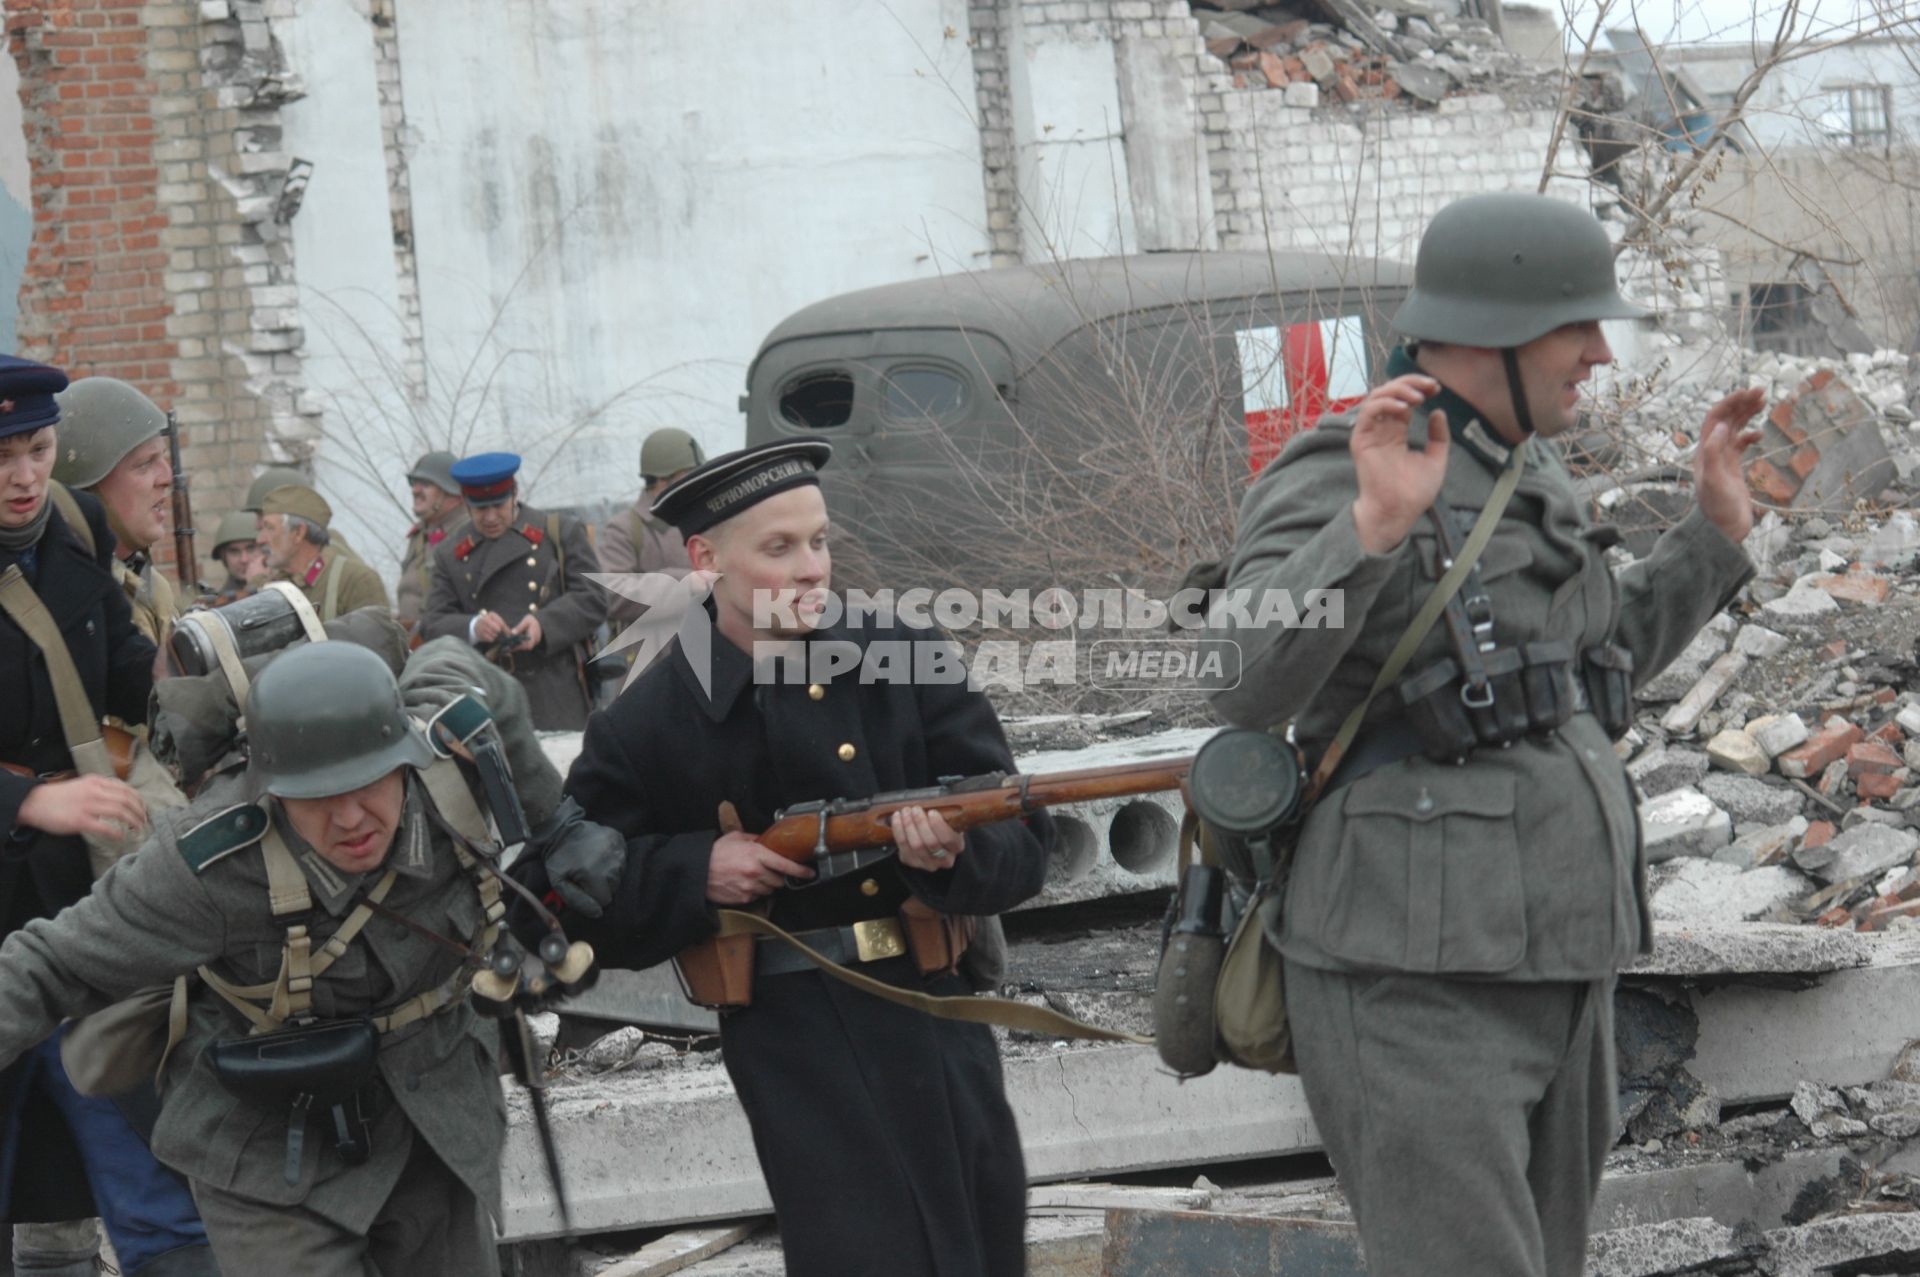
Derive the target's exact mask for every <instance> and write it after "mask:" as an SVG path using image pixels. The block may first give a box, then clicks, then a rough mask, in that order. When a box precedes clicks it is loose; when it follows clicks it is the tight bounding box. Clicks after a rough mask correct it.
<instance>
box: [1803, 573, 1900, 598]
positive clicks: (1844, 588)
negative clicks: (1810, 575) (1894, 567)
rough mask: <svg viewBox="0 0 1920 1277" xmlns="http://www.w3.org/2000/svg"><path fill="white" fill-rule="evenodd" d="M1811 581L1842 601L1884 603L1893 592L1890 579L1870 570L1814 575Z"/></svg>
mask: <svg viewBox="0 0 1920 1277" xmlns="http://www.w3.org/2000/svg"><path fill="white" fill-rule="evenodd" d="M1813 583H1814V584H1815V585H1817V586H1819V587H1820V588H1821V589H1823V590H1825V591H1826V592H1827V593H1828V594H1830V595H1832V596H1833V597H1834V598H1836V599H1839V600H1840V601H1841V602H1844V603H1885V602H1886V601H1887V596H1888V595H1889V594H1891V593H1892V592H1893V583H1892V582H1891V581H1889V580H1887V578H1886V577H1884V576H1878V575H1875V574H1874V573H1872V572H1849V573H1847V574H1846V575H1845V576H1820V577H1815V578H1814V580H1813Z"/></svg>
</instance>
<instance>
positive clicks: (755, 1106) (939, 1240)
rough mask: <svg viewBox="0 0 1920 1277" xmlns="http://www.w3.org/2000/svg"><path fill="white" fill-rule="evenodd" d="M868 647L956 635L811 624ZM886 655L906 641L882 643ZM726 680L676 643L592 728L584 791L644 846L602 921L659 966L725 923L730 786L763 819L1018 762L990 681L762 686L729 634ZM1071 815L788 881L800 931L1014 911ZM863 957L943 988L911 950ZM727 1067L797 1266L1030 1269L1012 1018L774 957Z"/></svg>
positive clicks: (905, 980) (782, 899)
mask: <svg viewBox="0 0 1920 1277" xmlns="http://www.w3.org/2000/svg"><path fill="white" fill-rule="evenodd" d="M822 641H829V642H839V643H849V644H853V645H857V647H858V648H859V649H860V650H862V651H863V652H870V651H872V650H874V649H873V645H874V644H875V643H877V642H887V643H912V642H916V641H918V642H925V643H942V642H945V640H944V639H943V637H942V636H941V635H940V634H938V633H937V632H934V631H930V630H915V629H909V628H905V627H880V626H877V625H862V626H861V627H859V628H846V627H836V628H833V629H829V630H826V631H823V632H822V633H821V634H819V635H818V636H816V637H815V639H813V640H812V642H814V643H819V642H822ZM883 650H884V649H883ZM711 686H712V696H711V698H709V697H708V696H707V695H706V694H705V693H704V692H703V691H702V690H701V688H700V684H699V680H698V679H697V677H696V675H695V673H694V670H693V667H692V665H691V664H690V663H689V661H688V659H687V656H686V653H685V652H684V651H683V650H682V649H681V648H680V647H679V645H678V644H677V643H676V644H675V646H674V647H673V648H672V649H671V650H670V653H669V655H668V656H667V657H666V658H665V659H663V660H660V661H658V662H656V663H655V664H654V666H653V668H652V669H650V670H649V671H648V672H647V673H646V674H644V675H642V676H641V677H640V679H639V680H637V681H636V682H635V683H634V685H633V686H632V687H631V688H630V689H628V690H627V691H626V692H625V693H623V694H622V695H621V697H620V698H619V700H617V701H616V702H614V704H613V705H612V707H611V708H609V709H608V710H606V711H605V712H603V713H600V714H596V715H595V716H594V718H593V720H592V721H591V722H590V723H589V724H588V727H587V733H586V739H585V742H584V747H583V749H582V752H581V754H580V757H579V759H578V760H577V761H576V762H575V764H574V766H573V770H572V772H571V774H570V775H569V777H568V780H567V788H568V790H569V792H571V793H572V794H573V795H574V796H575V797H576V798H578V799H579V800H580V802H581V804H582V806H583V807H584V808H585V809H586V812H587V816H588V818H589V819H591V820H596V821H599V822H601V823H602V824H607V825H611V826H613V827H615V828H617V829H619V830H620V831H621V832H622V833H624V834H625V835H627V837H628V838H629V839H630V840H631V841H630V842H629V853H628V855H629V859H628V865H627V871H626V873H625V874H624V875H623V877H622V880H621V883H620V888H619V892H618V895H617V897H616V900H615V903H614V905H613V906H612V907H611V908H610V909H609V910H608V914H607V917H606V918H605V919H603V921H602V925H601V926H600V927H599V932H600V934H597V935H595V937H594V939H595V943H596V946H597V947H599V948H600V951H601V955H602V960H603V961H604V962H606V963H607V964H609V965H614V966H633V967H641V966H649V965H652V964H654V963H657V962H660V961H663V960H665V959H666V958H668V957H670V956H672V954H673V953H675V952H676V951H677V950H679V949H680V948H681V947H683V946H684V945H686V944H687V943H689V942H691V941H693V940H697V939H700V938H702V937H704V936H706V935H708V934H711V932H712V930H713V927H714V916H713V912H712V908H711V907H710V906H709V905H708V903H707V900H706V876H707V861H708V857H709V855H710V853H711V851H712V847H713V843H714V840H715V838H716V837H718V831H717V824H718V809H719V805H720V803H721V802H722V801H731V802H732V803H734V804H735V806H736V807H737V808H738V811H739V814H740V817H741V821H742V824H743V825H744V827H745V828H746V829H747V830H749V831H752V830H756V829H763V828H765V827H766V826H767V825H769V824H771V823H772V821H773V818H774V813H775V812H776V811H777V810H778V809H780V808H782V807H786V806H789V805H792V804H795V803H800V802H805V801H808V800H810V799H821V798H839V797H865V796H869V795H872V794H876V793H881V792H885V791H890V790H898V789H908V788H917V787H924V786H928V785H932V784H935V783H937V782H938V781H940V780H941V779H942V778H946V777H954V776H970V775H977V774H980V773H983V772H994V771H1012V770H1013V758H1012V754H1011V752H1010V751H1009V750H1008V748H1007V743H1006V737H1005V735H1004V733H1003V732H1002V731H1001V728H1000V723H999V719H998V718H997V717H996V716H995V714H994V711H993V708H992V706H991V705H990V704H989V703H988V701H987V699H986V697H985V696H984V695H982V694H981V693H979V692H977V691H971V690H969V689H968V688H967V687H966V686H965V685H964V684H944V685H921V686H913V685H909V684H907V683H878V682H869V683H866V684H864V685H863V684H862V682H861V680H860V675H859V672H858V671H854V672H850V673H846V674H843V675H841V676H840V677H839V678H837V679H834V680H832V681H828V682H824V683H815V684H813V685H811V686H809V685H808V684H805V683H801V682H795V683H781V684H773V685H764V684H757V683H756V682H755V680H754V674H753V667H752V663H751V662H750V660H749V658H748V657H747V655H746V654H745V653H744V652H742V651H741V650H740V649H739V648H737V647H735V646H733V644H732V643H730V642H729V641H728V640H727V639H725V638H723V637H721V636H720V635H719V634H718V632H714V633H713V635H712V684H711ZM1052 839H1053V824H1052V820H1051V818H1050V817H1048V816H1047V814H1046V813H1045V812H1041V813H1038V814H1036V815H1035V816H1033V817H1031V818H1030V819H1028V820H1026V821H1012V822H1007V823H1003V824H997V825H989V826H985V827H982V828H978V829H974V830H971V831H969V832H968V833H967V834H966V849H965V851H964V852H963V853H962V854H961V855H960V856H959V857H958V858H957V861H956V864H955V866H954V868H952V869H951V870H948V871H945V872H941V873H926V872H921V871H918V870H913V869H908V868H906V867H904V866H902V865H900V864H899V862H898V861H897V860H887V861H884V862H882V863H880V864H878V865H875V866H871V867H869V868H868V869H866V870H865V871H860V872H855V873H852V874H849V875H846V876H844V877H842V878H840V879H838V880H835V881H833V882H830V883H826V884H822V885H815V886H803V887H798V888H783V889H782V890H780V891H777V892H776V893H775V894H774V896H773V897H772V905H773V911H772V917H773V919H774V921H776V922H778V923H780V924H781V925H782V926H785V927H787V928H789V929H791V930H805V929H811V928H816V927H822V926H828V925H839V924H845V923H848V922H853V921H857V920H861V919H867V918H886V917H892V916H893V915H894V913H895V911H896V910H897V909H898V908H899V906H900V904H901V903H902V902H903V901H905V900H906V899H907V897H908V896H909V895H912V896H916V897H918V898H919V899H921V900H922V901H924V902H925V903H927V904H929V905H931V906H933V907H934V908H936V909H940V910H943V911H945V912H949V913H956V914H979V915H985V914H994V913H999V912H1001V911H1003V910H1005V909H1008V908H1010V907H1012V906H1013V905H1015V904H1018V903H1019V902H1020V901H1022V900H1024V899H1026V898H1027V897H1029V896H1031V895H1033V894H1034V893H1035V892H1037V891H1038V890H1039V889H1040V887H1041V884H1042V882H1043V880H1044V878H1045V873H1046V863H1047V857H1048V854H1049V851H1050V849H1051V844H1052ZM859 969H860V970H861V971H862V972H863V973H865V974H868V975H872V976H876V977H878V978H882V979H885V980H887V981H889V982H891V983H894V984H898V985H903V986H908V987H918V988H924V989H926V990H928V991H930V992H936V993H943V994H955V993H965V992H967V991H968V990H967V988H966V986H965V983H964V981H962V980H961V979H959V978H958V977H955V976H946V977H938V978H935V979H933V980H922V979H921V978H920V976H919V975H918V973H917V971H916V970H915V969H914V967H913V966H912V963H911V961H910V960H909V959H906V958H894V959H886V960H882V961H879V962H872V963H867V964H864V965H862V966H861V967H860V968H859ZM720 1036H721V1045H722V1050H723V1053H724V1057H725V1061H726V1066H727V1071H728V1073H729V1075H730V1076H731V1077H732V1079H733V1082H734V1087H735V1090H736V1091H737V1092H738V1094H739V1096H740V1102H741V1104H742V1106H743V1107H744V1108H745V1109H746V1112H747V1118H748V1121H749V1123H750V1125H751V1126H752V1129H753V1136H754V1144H755V1148H756V1150H757V1152H758V1154H759V1158H760V1164H761V1169H762V1170H763V1172H764V1173H765V1175H766V1179H767V1185H768V1188H769V1190H770V1191H771V1193H772V1196H773V1201H774V1208H775V1210H776V1212H777V1214H778V1216H779V1225H780V1235H781V1242H782V1246H783V1248H784V1250H785V1252H786V1262H787V1271H788V1272H789V1273H790V1274H793V1275H794V1277H811V1275H814V1274H829V1273H831V1274H836V1275H841V1277H844V1275H848V1274H874V1275H876V1277H878V1275H879V1274H883V1273H884V1274H887V1275H888V1277H913V1275H914V1274H927V1275H929V1277H932V1275H936V1274H937V1275H938V1277H1000V1275H1001V1274H1007V1273H1018V1272H1020V1271H1023V1266H1024V1260H1023V1256H1024V1239H1023V1235H1022V1234H1023V1228H1024V1218H1025V1208H1026V1174H1025V1164H1024V1161H1023V1159H1022V1156H1021V1150H1020V1140H1019V1132H1018V1130H1017V1129H1016V1128H1015V1125H1014V1121H1013V1115H1012V1112H1011V1110H1010V1109H1009V1107H1008V1105H1007V1101H1006V1096H1005V1091H1004V1087H1003V1084H1002V1078H1001V1070H1000V1060H999V1055H998V1051H997V1049H996V1048H995V1045H994V1042H993V1037H992V1035H991V1033H990V1032H989V1031H988V1030H987V1029H986V1028H984V1027H982V1026H980V1025H968V1024H958V1023H953V1022H949V1021H944V1020H935V1019H932V1018H930V1017H927V1016H923V1015H921V1014H919V1013H917V1012H914V1011H909V1010H906V1009H904V1008H901V1007H896V1006H893V1005H892V1004H890V1003H886V1002H883V1001H880V1000H879V999H877V998H874V997H871V996H869V995H867V994H865V993H861V992H859V991H858V990H855V989H851V988H848V987H846V986H844V985H841V984H839V983H836V982H835V981H833V980H830V979H828V978H827V977H825V976H822V975H820V974H819V973H818V972H815V971H812V970H805V971H798V972H792V973H788V974H779V975H765V974H756V977H755V980H754V986H753V1004H752V1005H751V1006H750V1007H747V1008H745V1009H743V1010H738V1011H732V1012H728V1013H726V1014H725V1015H723V1016H722V1018H721V1026H720Z"/></svg>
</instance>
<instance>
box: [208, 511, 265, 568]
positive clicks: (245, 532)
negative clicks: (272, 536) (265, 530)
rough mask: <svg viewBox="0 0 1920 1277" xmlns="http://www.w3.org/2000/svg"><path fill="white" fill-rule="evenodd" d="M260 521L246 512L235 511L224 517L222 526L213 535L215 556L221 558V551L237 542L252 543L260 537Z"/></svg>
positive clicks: (221, 521) (221, 520)
mask: <svg viewBox="0 0 1920 1277" xmlns="http://www.w3.org/2000/svg"><path fill="white" fill-rule="evenodd" d="M259 527H260V524H259V521H258V520H257V519H255V518H254V517H253V516H252V515H250V514H248V513H247V512H246V511H245V510H235V511H234V512H233V513H231V514H228V515H223V516H222V517H221V519H220V526H219V527H218V528H216V529H215V530H214V533H213V555H214V557H215V558H218V557H220V551H222V550H224V549H225V548H226V547H228V546H230V545H232V544H233V543H234V542H235V541H252V540H254V539H255V538H256V537H258V536H259Z"/></svg>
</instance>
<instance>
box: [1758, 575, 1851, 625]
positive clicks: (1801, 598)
mask: <svg viewBox="0 0 1920 1277" xmlns="http://www.w3.org/2000/svg"><path fill="white" fill-rule="evenodd" d="M1760 610H1761V611H1762V612H1765V613H1766V614H1767V615H1768V616H1772V617H1777V618H1779V619H1780V620H1783V621H1804V620H1809V619H1811V618H1813V617H1816V616H1825V615H1827V614H1828V613H1829V612H1838V611H1839V610H1840V605H1839V604H1838V603H1835V602H1834V601H1833V596H1832V595H1831V594H1828V593H1827V592H1826V591H1825V590H1822V589H1821V588H1820V587H1818V586H1816V585H1813V584H1811V583H1808V584H1804V585H1803V584H1801V583H1799V582H1795V583H1794V587H1793V588H1792V589H1790V590H1788V591H1787V592H1786V593H1785V594H1783V595H1781V596H1780V597H1779V598H1777V599H1768V600H1767V601H1766V602H1765V603H1762V604H1761V605H1760Z"/></svg>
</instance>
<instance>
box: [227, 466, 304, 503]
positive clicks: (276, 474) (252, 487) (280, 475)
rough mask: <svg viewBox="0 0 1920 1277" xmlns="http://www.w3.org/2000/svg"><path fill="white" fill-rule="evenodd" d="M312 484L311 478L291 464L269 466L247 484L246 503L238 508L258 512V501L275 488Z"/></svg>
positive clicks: (302, 486)
mask: <svg viewBox="0 0 1920 1277" xmlns="http://www.w3.org/2000/svg"><path fill="white" fill-rule="evenodd" d="M312 486H313V480H312V478H310V477H309V476H308V475H307V474H306V473H305V472H304V471H301V470H295V469H294V468H293V467H292V466H271V467H269V468H267V469H265V470H262V471H261V472H260V477H259V478H257V479H255V480H254V481H253V482H252V483H250V484H248V485H247V503H246V504H245V505H243V506H241V507H240V508H241V509H242V510H245V511H246V512H247V513H249V514H259V513H260V503H261V502H262V501H264V500H266V499H267V494H268V493H269V492H272V491H273V490H274V489H275V488H290V487H301V488H309V487H312Z"/></svg>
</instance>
